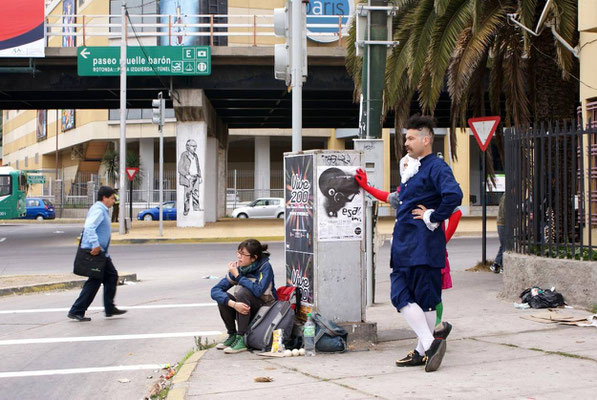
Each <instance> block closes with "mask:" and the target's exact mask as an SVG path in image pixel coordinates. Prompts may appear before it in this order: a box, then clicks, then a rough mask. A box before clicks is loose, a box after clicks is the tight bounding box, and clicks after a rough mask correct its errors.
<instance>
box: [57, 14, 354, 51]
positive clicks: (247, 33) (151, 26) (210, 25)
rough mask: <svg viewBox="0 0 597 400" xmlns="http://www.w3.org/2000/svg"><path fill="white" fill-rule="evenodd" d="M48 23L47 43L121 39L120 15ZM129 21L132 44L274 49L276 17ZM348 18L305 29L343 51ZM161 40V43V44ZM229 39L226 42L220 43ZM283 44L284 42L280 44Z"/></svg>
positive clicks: (137, 17)
mask: <svg viewBox="0 0 597 400" xmlns="http://www.w3.org/2000/svg"><path fill="white" fill-rule="evenodd" d="M46 18H47V21H46V23H45V36H46V37H47V38H48V39H52V38H60V41H57V42H58V43H56V44H57V45H58V46H61V45H62V43H63V40H62V38H63V37H68V38H69V39H71V38H72V39H71V40H72V42H73V43H75V44H76V46H86V45H87V41H90V42H92V41H94V40H96V39H97V38H98V37H101V38H109V39H119V38H120V35H121V33H120V30H121V28H122V21H121V15H118V14H111V15H107V14H102V15H91V14H74V15H72V16H70V18H63V16H62V15H48V16H47V17H46ZM129 18H130V21H133V23H130V21H126V23H125V26H126V30H127V38H128V39H129V43H131V41H132V39H134V38H135V36H137V37H138V38H139V39H140V40H141V39H143V40H144V42H145V45H148V43H147V40H146V39H150V40H155V41H156V42H160V41H162V42H165V43H168V45H177V44H179V42H181V41H182V39H184V38H189V37H191V38H202V39H204V40H203V41H204V42H207V43H209V44H210V45H211V46H214V45H219V44H226V43H227V42H228V40H227V38H235V40H236V41H238V42H240V43H234V44H235V45H248V46H270V47H271V46H273V44H274V43H273V41H272V38H273V37H274V36H275V35H274V15H273V14H261V15H258V14H229V15H227V14H185V15H182V16H176V15H167V14H130V15H129ZM348 21H349V16H348V15H309V17H308V18H307V21H306V27H307V29H308V30H310V32H309V36H311V37H319V38H326V37H330V36H332V37H333V36H335V37H337V38H338V39H339V40H338V41H337V46H338V47H342V46H343V44H342V38H343V36H346V35H347V34H348ZM160 38H161V40H159V39H160ZM219 38H226V40H218V39H219ZM280 42H281V41H280Z"/></svg>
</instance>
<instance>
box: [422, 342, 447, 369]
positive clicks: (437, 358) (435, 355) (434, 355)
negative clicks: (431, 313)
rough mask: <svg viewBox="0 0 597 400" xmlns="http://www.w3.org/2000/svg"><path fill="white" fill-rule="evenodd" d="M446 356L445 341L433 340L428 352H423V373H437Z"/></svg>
mask: <svg viewBox="0 0 597 400" xmlns="http://www.w3.org/2000/svg"><path fill="white" fill-rule="evenodd" d="M444 354H446V341H445V340H444V339H435V340H434V341H433V343H431V347H430V348H429V350H427V351H426V352H425V372H433V371H437V370H438V368H439V366H440V365H441V364H442V360H443V359H444Z"/></svg>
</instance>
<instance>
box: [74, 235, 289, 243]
mask: <svg viewBox="0 0 597 400" xmlns="http://www.w3.org/2000/svg"><path fill="white" fill-rule="evenodd" d="M248 237H250V236H239V237H209V238H180V239H170V238H148V239H112V241H111V242H110V244H125V245H126V244H156V243H233V242H242V241H243V240H245V239H247V238H248ZM253 238H255V239H257V240H259V241H260V242H281V241H283V240H284V236H256V237H255V236H253ZM77 243H78V242H77Z"/></svg>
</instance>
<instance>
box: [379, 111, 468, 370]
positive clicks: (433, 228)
mask: <svg viewBox="0 0 597 400" xmlns="http://www.w3.org/2000/svg"><path fill="white" fill-rule="evenodd" d="M433 127H434V122H433V119H432V118H431V117H425V116H419V115H415V116H412V117H411V118H410V119H409V120H408V121H407V123H406V129H407V132H406V141H405V144H404V146H405V148H406V151H407V152H408V155H409V156H411V157H412V158H414V159H415V160H418V162H419V163H420V165H419V166H418V171H416V173H415V174H414V175H413V176H412V177H411V178H410V179H409V180H408V182H406V183H402V185H401V187H400V200H399V204H398V208H397V213H396V225H395V226H394V234H393V242H392V253H391V261H390V263H391V267H392V273H391V274H390V279H391V300H392V304H393V305H394V307H396V309H397V310H398V311H399V312H400V313H401V314H402V315H403V316H404V318H405V319H406V322H407V323H408V325H409V326H410V327H411V328H412V329H413V331H414V332H415V333H416V335H417V338H418V340H419V341H418V344H417V348H416V349H415V350H413V351H411V352H410V353H409V354H408V355H407V356H406V357H404V358H403V359H401V360H398V361H396V365H397V366H416V365H425V371H426V372H432V371H435V370H437V369H438V368H439V366H440V365H441V362H442V359H443V357H444V353H445V352H446V340H445V339H446V336H447V334H448V333H449V330H450V329H451V325H449V324H447V323H446V325H445V326H447V327H449V329H448V330H447V332H436V333H435V335H434V332H433V330H434V327H435V322H436V321H435V320H436V312H435V307H436V306H437V305H438V304H440V303H441V302H442V300H441V285H442V283H441V282H442V277H441V270H442V268H444V266H445V262H446V238H445V236H444V232H443V230H442V229H441V227H439V225H440V224H441V223H442V221H444V220H445V219H447V218H448V217H450V215H451V214H452V212H453V211H454V209H455V208H456V207H458V206H459V205H460V203H461V202H462V191H461V190H460V186H459V185H458V183H457V182H456V180H455V179H454V175H453V174H452V170H451V169H450V167H449V166H448V165H447V164H446V163H445V162H444V161H443V160H442V159H439V158H438V157H436V156H435V155H433V154H432V146H433V137H434V136H433Z"/></svg>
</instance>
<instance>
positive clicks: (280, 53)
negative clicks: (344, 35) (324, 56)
mask: <svg viewBox="0 0 597 400" xmlns="http://www.w3.org/2000/svg"><path fill="white" fill-rule="evenodd" d="M294 1H301V0H294ZM295 20H296V19H295ZM298 21H299V22H300V24H299V26H298V27H293V18H292V1H290V0H289V1H287V2H286V6H285V7H284V8H275V9H274V34H275V35H276V36H278V37H284V38H286V43H283V44H276V45H275V47H274V78H276V79H280V80H283V81H285V82H286V84H287V85H290V83H291V81H292V65H293V60H292V37H293V35H295V34H297V33H298V34H299V35H300V37H301V39H300V43H301V51H300V54H301V59H300V61H301V62H302V66H301V72H302V79H303V82H304V81H305V80H306V79H307V32H306V26H305V24H306V21H307V11H306V5H305V4H304V3H302V2H301V15H300V17H299V18H298ZM296 28H298V29H296Z"/></svg>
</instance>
